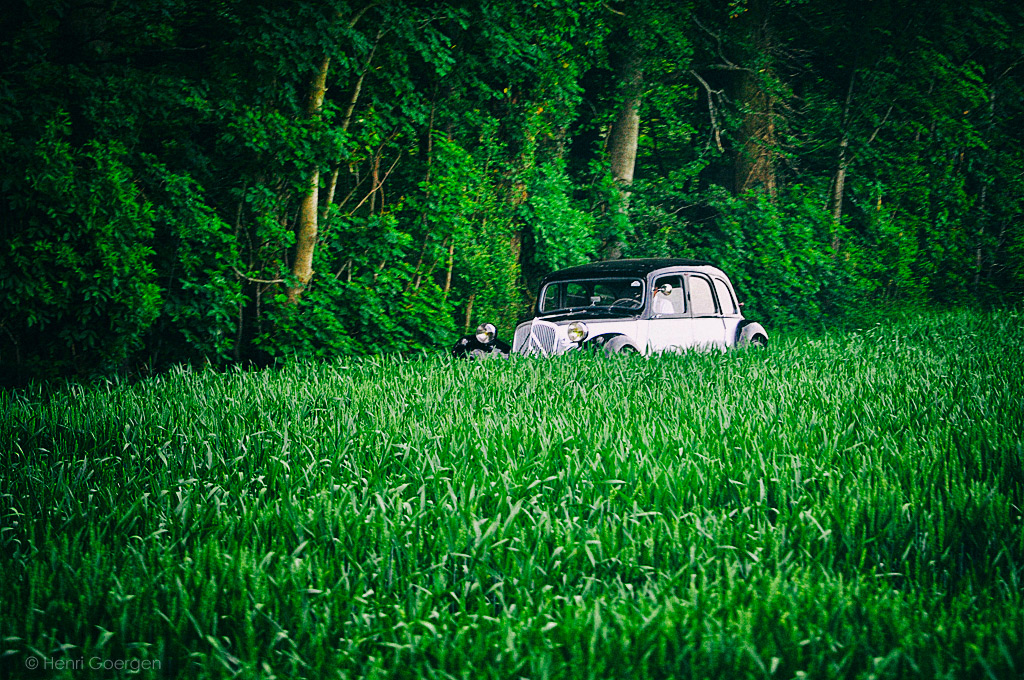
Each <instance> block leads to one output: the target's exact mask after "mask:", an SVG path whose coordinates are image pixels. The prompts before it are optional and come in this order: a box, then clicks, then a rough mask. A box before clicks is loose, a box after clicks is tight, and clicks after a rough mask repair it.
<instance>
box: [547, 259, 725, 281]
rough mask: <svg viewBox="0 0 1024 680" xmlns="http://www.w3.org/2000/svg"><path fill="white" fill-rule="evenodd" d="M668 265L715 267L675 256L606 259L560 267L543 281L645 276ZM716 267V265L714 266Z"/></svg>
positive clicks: (702, 261)
mask: <svg viewBox="0 0 1024 680" xmlns="http://www.w3.org/2000/svg"><path fill="white" fill-rule="evenodd" d="M668 267H715V265H713V264H712V263H710V262H705V261H704V260H684V259H681V258H676V257H645V258H638V259H633V260H606V261H604V262H591V263H590V264H581V265H579V266H576V267H569V268H568V269H561V270H559V271H557V272H553V273H551V274H548V275H547V276H546V277H544V282H545V283H546V282H548V281H564V280H566V279H582V278H590V277H593V276H646V275H647V274H649V273H650V272H652V271H655V270H656V269H667V268H668ZM716 268H717V267H716Z"/></svg>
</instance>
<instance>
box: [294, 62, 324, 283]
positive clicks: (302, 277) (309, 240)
mask: <svg viewBox="0 0 1024 680" xmlns="http://www.w3.org/2000/svg"><path fill="white" fill-rule="evenodd" d="M330 65H331V58H330V57H325V58H324V60H323V63H321V64H320V68H319V69H317V73H316V76H314V78H313V82H312V83H311V84H310V88H309V104H308V108H307V111H306V113H307V115H308V116H309V117H310V118H319V117H320V112H321V111H322V110H323V106H324V94H325V93H326V91H327V70H328V68H329V67H330ZM319 203H320V170H319V168H315V169H314V170H313V172H312V174H311V175H310V178H309V184H308V189H307V191H306V195H305V196H303V197H302V203H301V204H300V205H299V225H298V230H297V233H296V235H295V260H294V261H293V262H292V268H291V274H292V279H293V283H291V284H289V285H288V287H287V293H288V302H290V303H296V302H298V301H299V298H300V297H301V296H302V291H304V290H305V289H306V286H308V285H309V282H310V280H312V278H313V252H314V250H315V249H316V236H317V206H318V205H319Z"/></svg>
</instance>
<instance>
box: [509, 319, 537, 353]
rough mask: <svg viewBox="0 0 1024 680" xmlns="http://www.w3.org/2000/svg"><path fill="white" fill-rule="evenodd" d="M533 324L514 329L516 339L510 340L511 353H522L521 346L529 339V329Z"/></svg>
mask: <svg viewBox="0 0 1024 680" xmlns="http://www.w3.org/2000/svg"><path fill="white" fill-rule="evenodd" d="M532 325H533V324H529V323H527V324H523V325H522V326H520V327H519V328H517V329H516V337H515V338H514V339H513V340H512V351H513V352H516V353H519V352H522V351H523V346H524V345H525V344H526V343H527V341H529V339H530V327H531V326H532Z"/></svg>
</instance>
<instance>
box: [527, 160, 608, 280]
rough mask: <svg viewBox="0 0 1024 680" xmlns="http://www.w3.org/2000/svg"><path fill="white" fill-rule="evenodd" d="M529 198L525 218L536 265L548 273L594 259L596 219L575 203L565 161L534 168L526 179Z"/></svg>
mask: <svg viewBox="0 0 1024 680" xmlns="http://www.w3.org/2000/svg"><path fill="white" fill-rule="evenodd" d="M526 191H527V193H528V196H529V198H528V199H527V201H526V202H525V203H524V204H523V205H522V219H523V222H524V223H525V224H526V226H527V228H528V229H529V230H530V234H531V235H532V237H533V240H534V254H533V264H534V265H535V266H536V267H538V268H539V269H540V270H541V271H543V272H545V273H548V272H553V271H555V270H558V269H564V268H566V267H571V266H573V265H577V264H584V263H586V262H590V261H591V260H593V259H594V253H595V252H596V250H597V245H598V244H597V239H596V237H595V230H596V220H595V219H594V216H593V215H592V214H590V213H589V212H586V211H585V210H583V209H581V208H579V207H577V206H576V205H574V203H573V200H572V186H571V184H570V180H569V178H568V176H567V175H566V173H565V165H564V163H562V162H558V161H552V162H550V163H544V164H541V165H538V166H537V167H535V168H532V169H531V172H530V173H529V174H528V175H527V178H526Z"/></svg>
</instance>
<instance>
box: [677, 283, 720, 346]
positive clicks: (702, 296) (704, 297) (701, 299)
mask: <svg viewBox="0 0 1024 680" xmlns="http://www.w3.org/2000/svg"><path fill="white" fill-rule="evenodd" d="M686 288H687V293H688V296H687V297H688V300H689V309H690V320H691V323H690V333H691V336H692V338H693V340H692V344H693V345H694V346H697V347H723V348H724V347H725V346H726V342H725V322H724V321H723V319H722V312H721V308H720V307H719V306H718V302H717V300H716V299H715V290H714V287H713V285H712V283H711V279H709V278H708V277H706V276H704V275H703V274H687V275H686Z"/></svg>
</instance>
